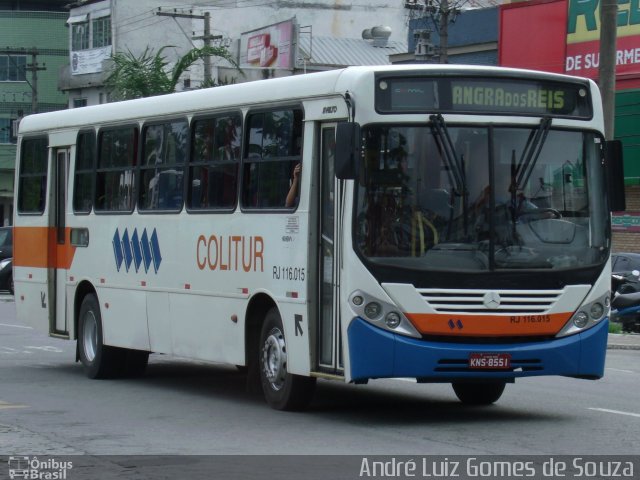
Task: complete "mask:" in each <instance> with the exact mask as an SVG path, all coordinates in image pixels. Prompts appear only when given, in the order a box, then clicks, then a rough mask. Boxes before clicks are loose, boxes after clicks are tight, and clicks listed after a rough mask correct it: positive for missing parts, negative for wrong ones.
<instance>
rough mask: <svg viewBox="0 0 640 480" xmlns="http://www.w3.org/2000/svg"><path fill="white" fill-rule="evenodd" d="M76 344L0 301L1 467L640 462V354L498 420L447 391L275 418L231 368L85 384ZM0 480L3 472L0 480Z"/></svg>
mask: <svg viewBox="0 0 640 480" xmlns="http://www.w3.org/2000/svg"><path fill="white" fill-rule="evenodd" d="M74 360H75V343H74V342H70V341H65V340H58V339H54V338H50V337H48V336H46V335H44V334H40V333H36V332H35V331H33V330H31V329H29V328H27V327H25V326H23V325H21V324H19V323H18V322H17V321H16V319H15V308H14V304H13V303H12V302H6V301H5V302H0V455H30V454H37V455H65V454H72V455H73V454H88V455H143V454H154V455H155V454H157V455H163V454H178V455H183V454H189V455H200V454H202V455H209V454H216V455H217V454H231V455H249V454H257V455H269V454H294V453H295V454H309V455H317V454H337V455H346V454H354V455H374V454H378V455H455V454H461V455H491V454H496V455H510V454H514V455H538V454H542V455H560V454H568V455H587V454H600V455H614V454H637V453H638V452H639V450H640V448H639V447H638V445H640V400H639V399H640V351H637V350H609V352H608V357H607V369H606V375H605V378H604V379H602V380H599V381H595V382H593V381H584V380H574V379H568V378H553V377H549V378H547V377H544V378H531V379H523V380H518V381H517V382H516V384H515V385H508V386H507V389H506V391H505V394H504V395H503V397H502V398H501V399H500V400H499V402H498V403H497V404H495V405H493V406H490V407H465V406H463V405H461V404H460V403H459V402H458V401H457V400H456V398H455V395H454V393H453V391H452V390H451V388H450V386H448V385H418V384H415V383H413V382H409V381H402V380H384V381H375V382H371V383H370V384H369V385H366V386H355V385H344V384H339V383H335V382H329V381H321V382H319V385H318V389H317V393H316V397H315V400H314V402H313V403H312V405H311V407H310V409H309V410H308V411H306V412H303V413H287V412H278V411H274V410H272V409H270V408H269V407H267V405H266V404H265V403H264V402H263V401H262V399H261V398H259V397H254V396H252V395H250V394H249V393H247V392H246V390H245V378H244V376H243V375H242V374H241V373H239V372H238V371H236V369H235V368H231V367H226V366H219V365H212V364H204V363H200V362H193V361H188V360H183V359H177V358H172V357H166V356H158V355H152V356H151V359H150V364H149V368H148V373H147V375H146V376H145V377H143V378H139V379H122V380H89V379H87V378H86V377H85V376H84V374H83V372H82V367H81V365H80V364H79V363H75V362H74ZM0 473H1V472H0Z"/></svg>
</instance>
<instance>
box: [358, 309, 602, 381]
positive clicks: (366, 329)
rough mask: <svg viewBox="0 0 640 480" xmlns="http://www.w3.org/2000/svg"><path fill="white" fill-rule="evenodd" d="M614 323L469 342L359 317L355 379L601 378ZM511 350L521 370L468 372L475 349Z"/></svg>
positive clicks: (490, 350) (481, 350)
mask: <svg viewBox="0 0 640 480" xmlns="http://www.w3.org/2000/svg"><path fill="white" fill-rule="evenodd" d="M608 329H609V321H608V319H605V320H603V321H601V322H600V324H598V325H596V326H595V327H593V328H590V329H588V330H586V331H584V332H582V333H579V334H575V335H571V336H568V337H563V338H557V339H552V340H547V341H542V342H527V341H526V340H524V339H523V342H522V343H509V344H499V343H496V344H485V343H482V344H469V343H449V342H433V341H428V340H422V339H416V338H410V337H405V336H402V335H397V334H394V333H391V332H389V331H387V330H383V329H381V328H378V327H375V326H373V325H371V324H370V323H368V322H366V321H364V320H362V319H361V318H356V319H354V321H353V322H352V323H351V325H350V326H349V328H348V342H349V357H350V366H351V378H352V379H353V380H364V379H368V378H390V377H408V378H422V379H426V380H430V381H434V382H439V381H440V382H447V381H451V380H452V379H465V378H467V379H471V378H486V379H504V380H511V379H514V378H517V377H528V376H536V375H563V376H575V377H587V378H594V379H595V378H600V377H602V376H603V375H604V360H605V353H606V345H607V335H608ZM472 352H474V353H476V352H477V353H480V352H487V353H510V354H511V362H512V367H513V368H515V369H517V371H491V370H484V371H480V370H469V369H468V368H467V362H468V358H469V354H470V353H472Z"/></svg>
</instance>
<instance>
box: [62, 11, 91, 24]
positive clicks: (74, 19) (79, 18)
mask: <svg viewBox="0 0 640 480" xmlns="http://www.w3.org/2000/svg"><path fill="white" fill-rule="evenodd" d="M87 18H89V15H88V14H86V13H85V14H84V15H74V16H73V17H69V18H68V19H67V25H72V24H74V23H84V22H86V21H87Z"/></svg>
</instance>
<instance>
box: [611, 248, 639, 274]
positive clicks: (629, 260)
mask: <svg viewBox="0 0 640 480" xmlns="http://www.w3.org/2000/svg"><path fill="white" fill-rule="evenodd" d="M634 270H639V271H640V253H623V252H620V253H613V254H611V271H612V272H613V273H626V272H632V271H634Z"/></svg>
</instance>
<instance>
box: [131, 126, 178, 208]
mask: <svg viewBox="0 0 640 480" xmlns="http://www.w3.org/2000/svg"><path fill="white" fill-rule="evenodd" d="M188 131H189V125H188V123H187V121H186V120H176V121H173V122H169V123H162V124H158V125H149V126H146V127H144V129H143V130H142V160H141V165H140V187H139V189H138V192H139V198H138V208H139V209H140V210H172V211H178V210H180V209H181V208H182V196H183V191H184V188H183V178H184V165H185V161H186V157H187V138H188Z"/></svg>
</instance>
